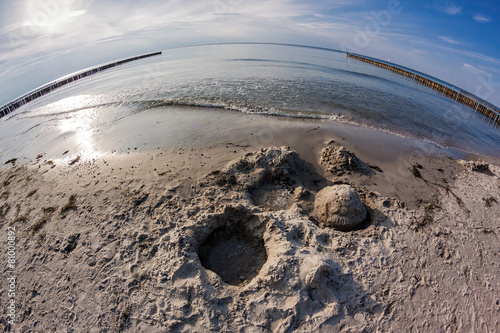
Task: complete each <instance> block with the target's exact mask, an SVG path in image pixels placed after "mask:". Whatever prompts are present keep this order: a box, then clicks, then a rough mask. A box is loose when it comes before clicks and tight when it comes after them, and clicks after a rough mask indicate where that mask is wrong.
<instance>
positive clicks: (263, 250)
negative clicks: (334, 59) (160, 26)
mask: <svg viewBox="0 0 500 333" xmlns="http://www.w3.org/2000/svg"><path fill="white" fill-rule="evenodd" d="M228 146H229V145H225V146H217V147H215V146H214V147H212V148H206V147H205V148H204V149H198V150H197V149H191V150H170V151H167V150H158V152H147V153H146V152H144V153H136V154H131V155H126V156H118V157H114V158H111V159H106V158H102V159H99V160H96V161H83V160H82V161H80V160H78V161H76V162H74V163H72V164H71V165H68V163H67V162H64V163H63V162H60V161H57V162H54V161H51V160H47V159H46V158H45V157H43V156H39V158H38V159H36V160H34V161H31V162H29V163H24V164H21V165H18V164H17V163H15V162H12V163H9V164H7V165H5V166H3V167H2V169H1V171H0V181H1V183H0V194H1V196H0V218H1V235H2V241H3V239H4V237H6V235H7V228H8V227H9V226H11V227H15V228H16V237H17V249H18V250H17V257H16V260H17V264H16V265H17V271H18V274H17V290H18V293H17V298H16V301H17V304H18V310H17V315H18V318H17V319H16V325H14V326H11V325H9V324H7V321H6V317H5V316H3V317H2V320H1V324H0V325H1V326H2V327H3V329H5V330H11V331H16V332H42V331H43V332H117V331H126V332H159V331H164V332H410V331H411V332H417V331H419V332H455V331H457V332H472V331H475V332H494V331H499V330H500V322H499V321H500V319H499V318H500V304H499V303H500V280H499V279H498V273H499V272H500V260H499V259H500V258H499V256H500V242H499V236H498V234H499V232H500V229H499V227H500V224H499V216H500V203H499V201H500V178H499V176H500V167H499V166H497V165H494V164H491V163H484V164H485V165H483V164H481V163H472V162H465V161H457V160H455V159H452V158H450V157H447V156H444V155H439V154H432V155H422V154H407V155H404V156H403V155H401V156H400V158H399V159H398V160H397V161H389V162H387V163H386V164H380V163H379V162H380V161H376V160H374V159H368V160H365V158H363V157H362V156H358V157H356V156H355V154H356V155H357V153H356V151H355V150H352V149H349V150H351V151H348V150H347V148H343V145H341V144H340V143H338V142H336V141H332V142H330V140H327V141H324V142H323V144H322V145H321V146H316V147H315V148H314V149H313V150H308V151H309V153H302V152H297V151H296V150H294V147H291V148H290V147H284V146H268V147H264V148H262V149H261V147H245V148H244V149H243V148H241V147H238V148H237V149H234V152H233V147H230V148H228ZM326 147H330V148H329V149H328V150H327V151H325V150H324V148H326ZM340 147H342V149H340ZM299 150H300V149H299ZM329 152H330V153H331V155H329V156H326V155H328V154H329ZM335 156H337V157H339V158H344V161H338V160H335V159H336V157H335ZM367 156H368V155H367ZM324 161H327V163H326V164H325V162H324ZM54 163H55V164H54ZM343 165H344V166H345V169H342V166H343ZM336 185H340V186H345V185H349V186H350V187H352V188H353V189H354V190H355V191H356V193H357V195H358V196H359V198H360V200H361V202H362V203H363V206H364V208H365V209H366V212H365V214H366V215H365V216H366V217H365V219H366V223H364V224H362V225H359V226H358V227H357V228H355V229H356V230H354V231H349V232H344V231H339V230H336V229H333V228H330V227H328V226H327V225H324V223H321V222H320V221H318V220H317V219H315V218H314V214H313V211H314V210H315V197H316V195H317V193H318V192H319V191H321V190H322V189H324V188H325V187H328V186H336ZM396 194H397V195H396ZM358 208H359V207H358ZM4 267H5V266H4ZM6 270H7V269H6V268H3V274H4V275H5V274H6ZM0 299H2V300H4V299H7V296H6V290H5V288H3V287H2V290H1V292H0Z"/></svg>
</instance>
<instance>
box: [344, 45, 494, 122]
mask: <svg viewBox="0 0 500 333" xmlns="http://www.w3.org/2000/svg"><path fill="white" fill-rule="evenodd" d="M347 57H348V58H352V59H355V60H359V61H362V62H366V63H368V64H371V65H373V66H377V67H380V68H382V69H386V70H388V71H391V72H393V73H396V74H398V75H401V76H404V77H406V78H408V79H410V80H413V81H414V82H416V83H418V84H421V85H423V86H426V87H429V88H431V89H434V90H436V91H438V92H439V93H441V94H443V95H445V96H447V97H449V98H451V99H453V100H455V101H457V102H459V103H461V104H463V105H465V106H467V107H469V108H471V109H473V110H474V111H476V112H477V113H479V114H481V115H483V116H485V117H486V118H488V119H489V120H490V121H491V122H492V123H493V124H495V125H496V126H497V127H499V126H500V110H499V109H498V108H497V107H495V106H493V105H491V104H489V103H486V102H484V101H481V100H479V98H478V97H476V96H474V95H472V94H470V93H468V92H466V91H464V90H461V89H460V90H459V91H457V90H455V89H452V88H450V87H447V86H445V85H443V84H441V83H438V82H436V81H433V80H431V79H428V78H426V77H423V76H420V75H418V74H417V73H414V72H411V71H408V70H406V69H403V68H400V67H397V66H394V65H389V64H387V63H383V62H381V61H377V60H373V59H369V58H366V57H363V56H360V55H356V54H352V53H347Z"/></svg>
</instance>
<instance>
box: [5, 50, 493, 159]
mask: <svg viewBox="0 0 500 333" xmlns="http://www.w3.org/2000/svg"><path fill="white" fill-rule="evenodd" d="M429 74H431V75H432V73H429ZM177 106H201V107H207V108H209V107H210V108H218V109H221V110H225V111H226V112H246V113H262V114H271V115H279V116H286V117H294V118H307V119H322V120H323V121H332V122H346V123H351V124H356V125H359V126H366V127H371V128H376V129H380V130H383V131H386V132H392V133H396V134H399V135H402V136H405V137H412V138H417V139H421V140H426V141H430V142H434V143H436V144H438V145H440V146H442V147H449V148H456V149H460V150H463V151H466V152H472V153H480V154H485V155H492V156H500V130H499V129H497V128H495V127H493V126H491V125H490V124H489V122H488V120H487V119H485V118H483V117H482V116H480V115H478V114H476V113H475V112H474V111H473V110H471V109H469V108H466V107H464V106H462V105H460V104H458V103H455V102H454V101H452V100H450V99H448V98H445V97H443V96H441V95H439V94H438V93H437V92H435V91H432V90H430V89H428V88H426V87H423V86H420V85H418V84H414V83H413V82H411V81H410V80H408V79H405V78H403V77H401V76H397V75H395V74H393V73H391V72H388V71H385V70H382V69H380V68H377V67H373V66H370V65H368V64H365V63H362V62H358V61H355V60H351V59H347V58H346V54H345V53H343V52H337V51H332V50H325V49H318V48H310V47H298V46H289V45H269V44H224V45H208V46H196V47H185V48H178V49H171V50H166V51H163V54H162V55H161V56H156V57H152V58H147V59H142V60H138V61H135V62H131V63H127V64H125V65H122V66H118V67H115V68H112V69H109V70H106V71H103V72H100V73H98V74H95V75H92V76H89V77H86V78H84V79H81V80H79V81H76V82H73V83H71V84H68V85H66V86H63V87H61V88H59V89H57V90H55V91H53V92H51V93H49V94H47V95H45V96H42V97H40V98H38V99H36V100H35V101H33V102H30V103H28V104H26V105H24V106H22V107H20V108H19V109H17V110H15V111H14V112H13V113H11V114H9V115H8V116H6V117H4V118H2V119H0V142H1V144H0V161H1V162H2V164H3V162H4V161H6V160H8V159H10V158H12V157H22V158H26V159H33V158H34V157H35V156H36V154H38V153H40V152H45V151H46V150H48V148H47V147H50V146H54V145H61V143H64V142H73V143H74V144H76V146H75V145H74V148H75V150H79V151H80V152H82V153H87V155H89V156H90V155H91V154H90V151H94V153H96V154H97V153H98V152H96V150H98V148H96V145H93V144H92V143H95V142H98V141H102V140H106V132H107V131H109V128H111V127H113V128H114V132H115V133H116V132H117V131H118V133H122V134H121V135H123V147H115V149H120V150H122V149H125V146H127V145H130V144H133V140H134V138H133V137H131V133H130V131H127V130H126V128H125V127H124V128H123V130H122V131H120V128H119V126H120V125H119V124H121V123H124V121H125V122H126V120H127V119H130V121H133V124H134V128H135V129H136V130H137V131H139V132H140V133H141V142H150V143H151V147H146V148H153V146H159V145H161V144H162V143H161V142H158V140H155V139H154V138H153V136H155V135H157V133H156V132H155V131H148V130H147V128H148V122H150V121H154V120H158V119H159V118H160V119H161V115H162V112H164V113H168V112H169V108H176V110H177V111H176V112H178V109H179V108H178V107H177ZM207 110H208V109H207ZM186 112H187V111H186ZM151 113H154V117H151ZM158 117H159V118H158ZM201 126H203V125H202V124H201ZM141 128H144V131H142V132H141ZM115 136H116V135H115ZM148 136H150V138H148ZM115 140H116V138H115ZM116 142H122V140H121V139H120V140H116ZM33 154H34V156H33Z"/></svg>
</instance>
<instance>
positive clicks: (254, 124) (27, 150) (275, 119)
mask: <svg viewBox="0 0 500 333" xmlns="http://www.w3.org/2000/svg"><path fill="white" fill-rule="evenodd" d="M166 112H168V113H169V114H168V115H166V114H165V113H166ZM77 118H78V119H77V120H75V122H72V121H70V120H62V121H60V124H59V127H60V130H59V132H56V130H55V129H52V130H51V131H50V132H48V131H47V130H45V129H41V130H39V129H38V128H37V127H38V126H39V124H36V122H34V123H33V124H34V125H33V124H31V125H29V124H27V125H29V126H28V127H29V128H26V129H22V130H23V132H24V133H28V132H29V131H31V130H34V129H35V130H36V131H40V133H38V134H36V133H35V136H34V137H30V138H29V139H30V140H29V141H30V142H31V143H30V146H29V147H26V146H23V145H21V143H20V142H17V141H18V139H15V140H14V141H13V142H7V144H12V145H13V146H15V147H17V148H15V150H16V151H18V152H19V151H24V153H23V154H21V156H17V155H20V154H16V153H13V152H4V153H3V154H1V155H0V163H1V164H3V163H5V162H6V161H7V160H10V159H12V158H17V159H19V161H23V162H29V161H32V160H35V158H36V156H38V155H39V154H44V155H45V156H46V157H47V158H50V159H64V158H66V159H68V156H72V157H73V158H74V157H75V156H76V155H80V156H82V157H83V158H85V155H87V159H92V158H98V157H100V156H110V155H111V156H113V155H116V154H119V153H125V154H127V153H129V152H134V151H139V152H141V151H142V152H144V151H154V150H157V149H158V148H159V149H168V148H171V147H179V148H180V147H186V146H193V144H196V143H198V144H199V141H202V140H203V138H205V139H206V140H208V141H214V140H219V141H225V139H224V137H223V136H222V135H217V133H219V132H220V130H221V129H220V128H219V127H218V126H217V122H220V123H221V124H223V125H224V126H232V127H234V128H235V129H238V130H241V131H244V132H245V135H250V134H251V135H256V136H255V137H248V139H247V140H245V142H246V143H245V144H247V145H258V144H259V143H262V144H270V143H271V142H272V141H273V140H274V139H275V137H276V138H281V139H280V140H279V141H281V142H282V144H285V145H286V142H285V143H283V141H285V140H289V141H290V142H293V141H294V138H293V136H292V135H286V133H284V131H283V130H282V129H283V128H292V129H294V130H299V131H306V133H309V132H307V131H311V132H310V133H311V134H317V133H321V135H322V138H324V139H325V140H326V139H327V137H328V135H331V136H332V137H335V138H337V139H338V140H340V139H344V140H345V141H347V142H355V143H356V146H357V148H358V149H361V150H362V152H361V153H363V152H364V150H366V151H367V152H368V151H372V150H373V149H384V147H383V145H386V144H388V145H394V146H395V147H398V148H400V149H401V152H405V151H407V150H409V149H417V150H419V151H422V152H424V153H425V154H429V155H432V154H445V155H449V156H451V157H453V158H459V159H467V160H472V159H482V160H486V161H491V162H496V161H499V160H500V152H499V153H498V156H497V155H485V154H481V153H471V152H468V151H465V150H461V149H457V148H452V147H444V146H441V145H439V144H437V143H435V142H433V141H428V140H425V139H419V138H414V137H408V136H405V135H403V134H400V133H395V132H391V131H389V130H384V129H378V128H373V127H369V126H364V125H359V124H352V123H350V122H343V121H337V120H330V119H308V118H293V117H287V116H279V115H266V114H252V113H245V112H241V111H235V110H230V109H218V108H207V107H188V106H169V107H154V108H152V109H148V110H145V111H143V112H139V113H137V114H135V115H129V116H127V117H125V118H122V119H118V120H117V121H116V122H114V123H112V124H111V125H109V126H108V127H104V126H100V127H97V128H93V127H91V125H90V124H89V123H90V121H91V118H90V116H85V115H79V116H78V117H77ZM78 122H81V123H82V124H83V125H81V124H80V123H78ZM138 124H139V126H137V127H134V125H138ZM162 126H163V127H162ZM246 126H250V127H251V128H252V132H249V130H248V129H247V128H245V127H246ZM144 130H146V131H152V132H153V133H154V135H150V136H149V137H147V135H146V137H145V138H144V139H142V141H141V139H140V137H141V136H143V134H144V133H142V132H141V131H144ZM222 130H223V131H224V133H225V135H229V136H230V138H231V140H232V141H234V140H236V141H240V142H241V141H242V140H240V138H238V137H237V136H236V135H235V134H234V132H231V131H230V128H225V129H222ZM123 132H126V133H130V135H129V136H127V137H123V135H122V133H123ZM169 132H171V134H170V135H169V134H168V133H169ZM15 137H17V136H15ZM26 138H27V137H26ZM130 138H134V139H133V140H130ZM363 140H365V143H366V142H369V143H370V144H371V150H370V149H364V148H363V142H362V141H363ZM275 141H276V140H275ZM295 141H296V140H295ZM317 142H320V141H317ZM373 142H374V143H373ZM376 143H381V145H378V146H377V145H376ZM64 152H66V154H67V155H66V154H63V153H64ZM63 155H64V156H63ZM371 156H372V157H376V156H377V154H371Z"/></svg>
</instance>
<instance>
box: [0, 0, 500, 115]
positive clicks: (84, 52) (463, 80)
mask: <svg viewBox="0 0 500 333" xmlns="http://www.w3.org/2000/svg"><path fill="white" fill-rule="evenodd" d="M499 35H500V2H499V1H498V0H474V1H471V0H462V1H459V0H456V1H452V0H420V1H417V0H400V1H398V0H380V1H379V0H330V1H319V0H273V1H265V0H253V1H243V0H205V1H201V0H162V1H137V0H133V1H132V0H121V1H118V0H109V1H99V0H1V3H0V87H1V90H0V91H1V92H0V104H5V103H7V102H9V101H10V100H12V99H14V98H16V97H18V96H19V95H22V94H23V93H25V92H27V91H29V90H32V89H34V88H36V87H38V86H40V85H42V84H44V83H47V82H48V81H51V80H54V79H57V78H58V77H61V76H63V75H66V74H69V73H72V72H75V71H78V70H81V69H83V68H87V67H91V66H95V65H97V64H101V63H104V62H108V61H112V60H115V59H118V58H124V57H129V56H134V55H137V54H141V53H147V52H152V51H157V50H164V49H169V48H174V47H180V46H188V45H196V44H206V43H220V42H252V41H257V42H277V43H292V44H303V45H311V46H320V47H326V48H333V49H339V50H349V51H351V52H356V53H360V54H364V55H368V56H372V57H376V58H380V59H384V60H387V59H390V61H391V62H394V63H397V64H401V65H404V66H407V67H410V68H414V69H416V70H419V71H422V72H424V73H427V74H430V75H433V76H435V77H437V78H440V79H443V80H445V81H448V82H450V83H452V84H455V85H457V86H459V87H462V88H464V89H466V90H468V91H470V92H472V93H475V94H477V95H479V96H480V97H482V98H484V99H486V100H488V101H490V102H492V103H494V104H496V105H498V106H500V43H499V37H498V36H499Z"/></svg>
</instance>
